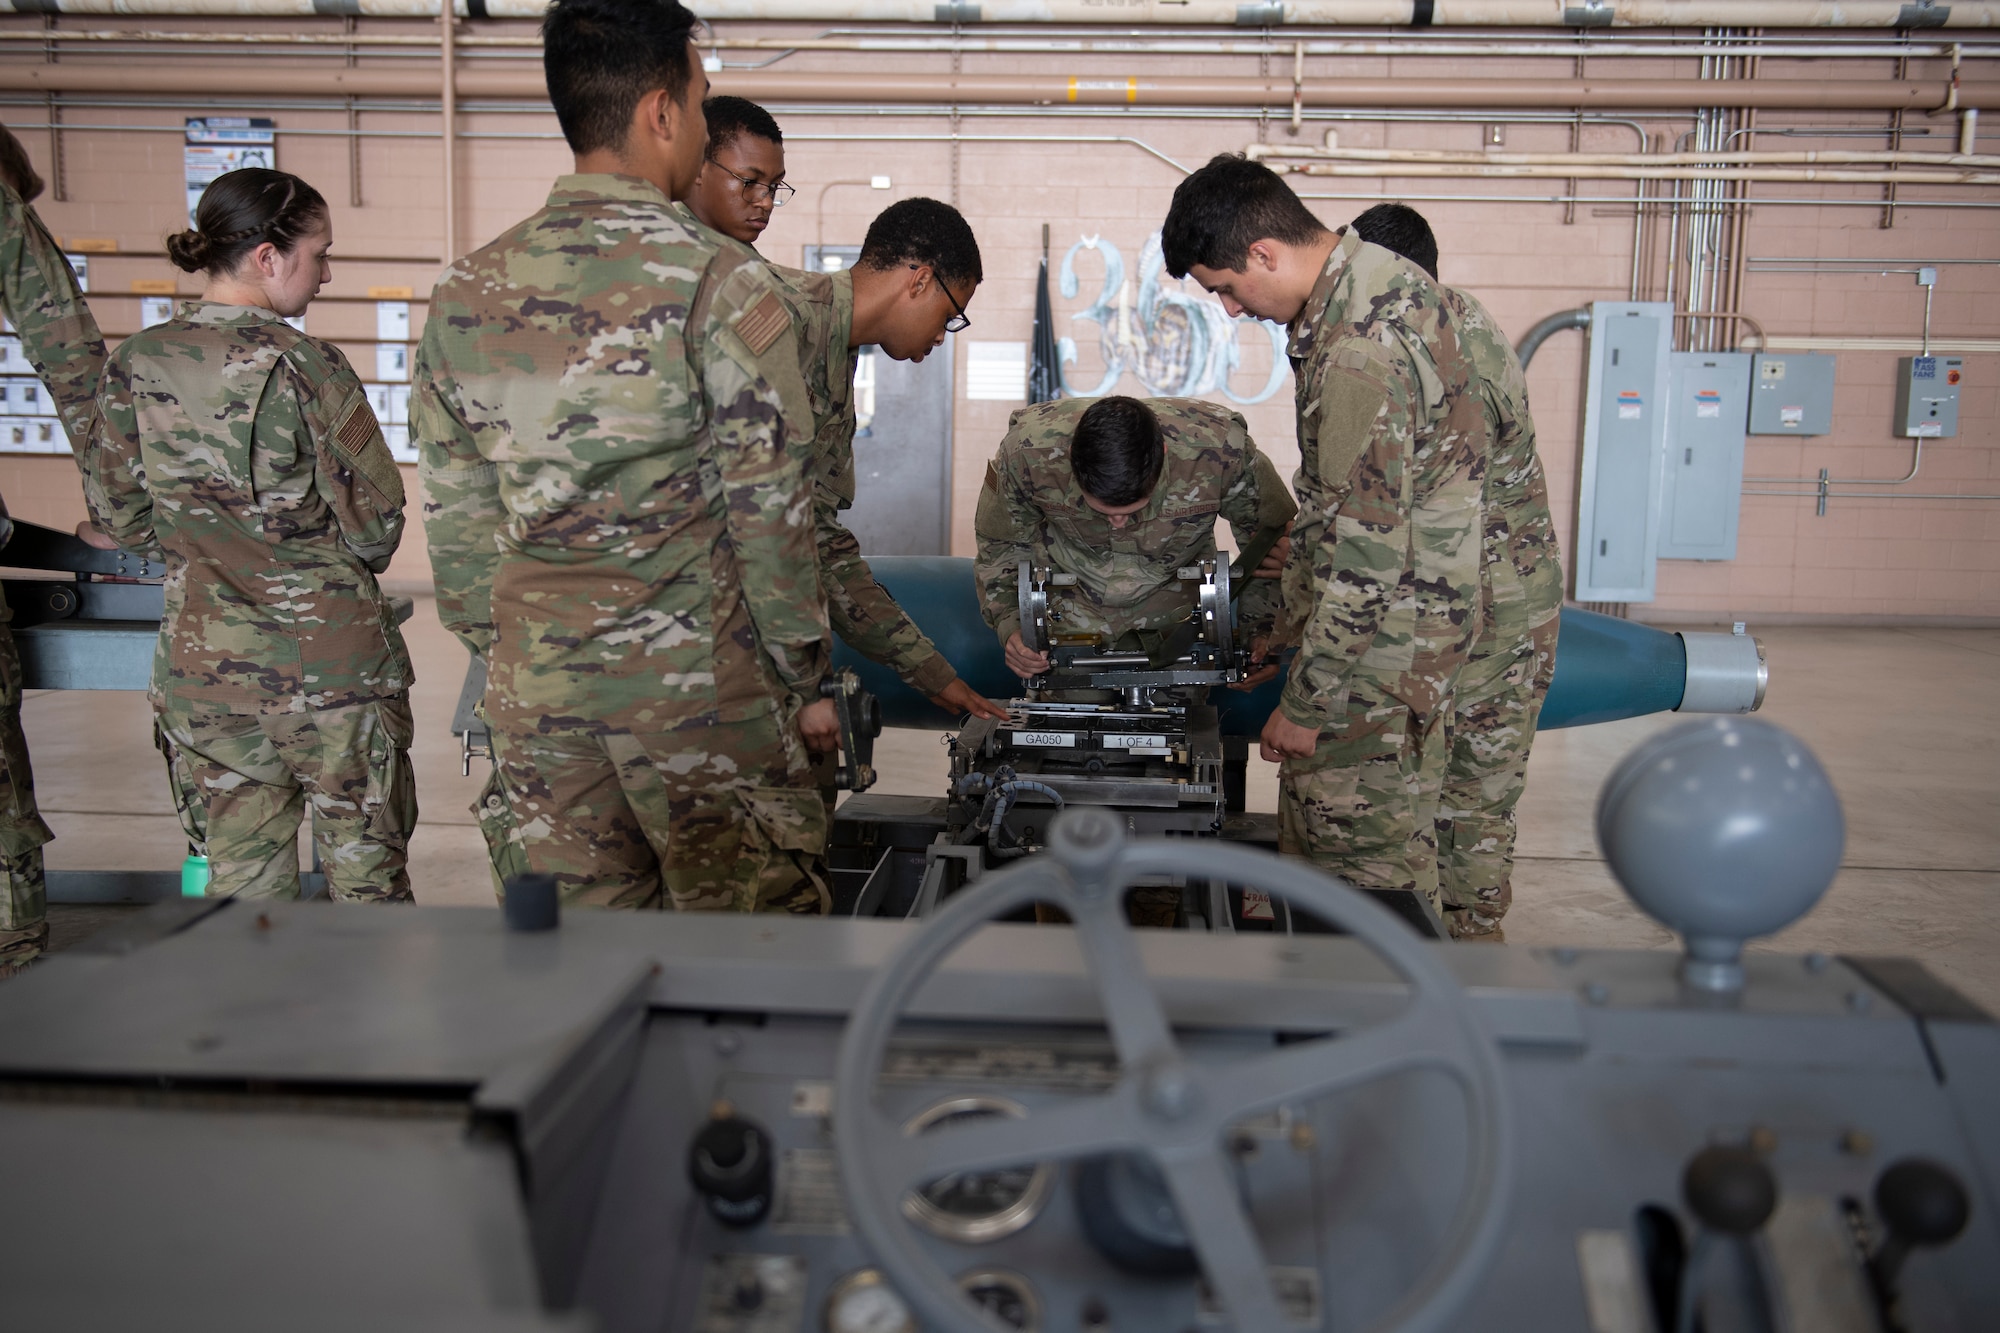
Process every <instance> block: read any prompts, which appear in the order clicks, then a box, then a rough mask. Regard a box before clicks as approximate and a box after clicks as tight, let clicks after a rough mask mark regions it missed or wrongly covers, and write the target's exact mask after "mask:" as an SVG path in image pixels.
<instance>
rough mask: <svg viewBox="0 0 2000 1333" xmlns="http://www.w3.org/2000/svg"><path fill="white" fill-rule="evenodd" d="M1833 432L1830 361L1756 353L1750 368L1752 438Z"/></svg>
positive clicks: (1802, 354) (1791, 354)
mask: <svg viewBox="0 0 2000 1333" xmlns="http://www.w3.org/2000/svg"><path fill="white" fill-rule="evenodd" d="M1832 431H1833V358H1832V357H1830V356H1823V355H1820V354H1818V353H1814V352H1759V353H1757V355H1756V356H1755V357H1754V358H1753V359H1752V361H1751V369H1750V433H1751V434H1752V435H1827V434H1830V433H1831V432H1832Z"/></svg>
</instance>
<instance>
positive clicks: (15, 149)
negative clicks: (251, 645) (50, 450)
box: [0, 128, 104, 973]
mask: <svg viewBox="0 0 2000 1333" xmlns="http://www.w3.org/2000/svg"><path fill="white" fill-rule="evenodd" d="M0 136H5V142H4V144H0V306H4V309H5V312H6V315H7V319H8V321H9V322H10V323H11V324H12V325H13V326H14V332H15V334H16V335H17V336H18V337H19V338H20V340H21V350H22V352H23V353H24V354H26V356H27V358H28V363H29V364H30V365H32V366H34V368H35V373H36V374H37V375H39V376H41V380H42V383H43V384H44V385H46V386H47V387H48V390H49V394H50V396H51V398H53V399H54V401H55V404H56V410H57V412H58V413H60V414H61V417H62V423H63V430H64V431H65V432H66V433H67V434H68V436H69V439H70V447H71V448H72V449H73V450H75V451H76V452H77V454H78V456H79V466H81V461H80V460H81V455H82V448H81V446H82V445H83V443H84V441H86V440H87V439H88V438H89V429H90V416H91V412H92V410H93V406H94V403H95V401H96V397H97V381H98V378H99V376H100V375H102V373H103V371H104V339H103V338H102V337H101V336H100V335H99V334H98V331H97V321H96V320H94V319H92V318H91V315H90V309H89V307H88V306H86V305H85V304H84V301H83V293H82V289H81V288H79V287H78V286H77V282H76V275H75V274H73V273H72V272H70V267H69V261H68V260H66V259H65V258H63V253H62V250H61V248H60V247H58V246H57V245H56V243H55V239H54V238H53V237H51V236H50V235H49V233H48V229H47V228H45V227H43V226H42V220H41V219H40V218H38V217H36V216H35V210H34V209H33V208H32V207H31V206H30V205H29V203H28V201H29V200H30V199H32V198H33V197H34V196H35V195H36V194H38V193H40V190H41V181H40V180H38V179H36V178H35V175H34V170H33V168H32V167H30V166H28V157H27V153H26V152H25V150H23V149H22V148H21V145H20V143H19V141H17V140H16V139H15V138H14V136H13V135H12V134H10V133H8V132H7V131H6V130H5V129H4V128H0ZM12 532H13V525H12V523H11V522H10V521H9V520H8V518H7V510H6V506H5V504H4V503H0V546H4V544H5V542H6V540H7V538H8V537H9V536H11V535H12ZM11 619H12V616H11V614H10V613H9V612H8V611H7V606H6V602H5V600H4V599H0V973H4V972H5V971H6V970H7V969H8V968H11V967H14V966H18V965H20V964H23V963H27V962H29V961H31V960H33V959H34V958H35V957H36V955H38V954H39V953H40V952H41V950H42V948H43V946H44V944H45V943H46V942H47V940H48V933H49V928H48V923H47V920H46V916H47V911H48V909H47V890H46V886H45V881H44V878H43V872H42V847H43V845H44V844H46V843H47V842H49V840H50V839H52V838H53V837H54V836H55V835H54V834H53V833H51V832H50V831H49V826H48V825H47V824H45V823H43V822H42V816H41V811H40V810H39V809H38V808H37V807H36V804H35V778H34V774H33V772H32V771H31V770H30V769H29V766H28V742H27V738H26V737H25V736H24V735H22V732H21V659H20V654H19V653H18V652H17V651H16V650H15V647H14V636H13V634H12V632H11V631H10V630H9V629H8V624H9V623H10V621H11Z"/></svg>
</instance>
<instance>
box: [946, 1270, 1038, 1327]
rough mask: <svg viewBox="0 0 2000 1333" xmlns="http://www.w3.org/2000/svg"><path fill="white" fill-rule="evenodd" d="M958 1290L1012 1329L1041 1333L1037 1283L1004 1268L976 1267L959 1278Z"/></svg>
mask: <svg viewBox="0 0 2000 1333" xmlns="http://www.w3.org/2000/svg"><path fill="white" fill-rule="evenodd" d="M958 1289H959V1290H960V1291H962V1292H964V1293H965V1294H966V1295H967V1296H968V1297H969V1298H971V1301H972V1303H973V1304H974V1305H976V1306H978V1307H979V1308H980V1309H982V1310H984V1311H985V1312H986V1313H987V1314H990V1315H992V1316H993V1317H994V1318H995V1319H997V1320H999V1321H1000V1322H1001V1323H1003V1324H1005V1325H1006V1326H1007V1327H1008V1328H1012V1329H1018V1330H1020V1333H1041V1328H1042V1299H1041V1297H1039V1296H1037V1295H1036V1294H1035V1285H1034V1283H1032V1282H1030V1281H1028V1279H1026V1278H1024V1277H1022V1276H1021V1275H1020V1274H1019V1273H1013V1272H1009V1271H1008V1270H1007V1269H1004V1268H975V1269H973V1270H972V1271H971V1272H969V1273H964V1274H961V1275H960V1276H959V1279H958Z"/></svg>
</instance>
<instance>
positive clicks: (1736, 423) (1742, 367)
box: [1660, 352, 1750, 560]
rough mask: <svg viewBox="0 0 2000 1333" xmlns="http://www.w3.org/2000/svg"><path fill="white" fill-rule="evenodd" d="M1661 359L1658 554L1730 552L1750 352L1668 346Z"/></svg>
mask: <svg viewBox="0 0 2000 1333" xmlns="http://www.w3.org/2000/svg"><path fill="white" fill-rule="evenodd" d="M1668 367H1669V369H1668V375H1667V450H1666V459H1665V466H1664V468H1663V470H1662V474H1661V483H1662V484H1661V487H1660V558H1661V559H1662V560H1734V559H1735V558H1736V524H1737V519H1738V517H1739V515H1740V512H1741V510H1742V507H1743V423H1744V419H1745V417H1746V416H1747V414H1748V413H1749V410H1750V356H1749V354H1748V353H1746V352H1675V353H1673V354H1672V355H1671V357H1670V358H1669V360H1668Z"/></svg>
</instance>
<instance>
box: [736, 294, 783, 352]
mask: <svg viewBox="0 0 2000 1333" xmlns="http://www.w3.org/2000/svg"><path fill="white" fill-rule="evenodd" d="M791 322H792V317H791V316H790V315H788V314H786V313H785V307H784V303H783V302H781V301H779V300H778V298H777V297H776V296H775V295H773V294H772V293H770V292H765V293H764V294H763V295H762V296H760V297H758V298H757V300H756V301H755V302H754V303H752V305H751V306H750V308H749V309H748V310H746V311H744V312H743V316H742V318H740V319H738V320H737V321H736V336H737V337H739V338H741V339H742V340H743V345H744V346H746V347H748V348H749V349H750V351H751V352H752V353H753V354H754V355H757V356H762V355H764V352H765V350H766V349H767V348H769V347H770V345H771V344H772V343H774V342H776V341H777V340H778V335H779V334H781V333H783V332H784V331H785V330H786V328H788V327H789V326H790V325H791Z"/></svg>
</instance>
